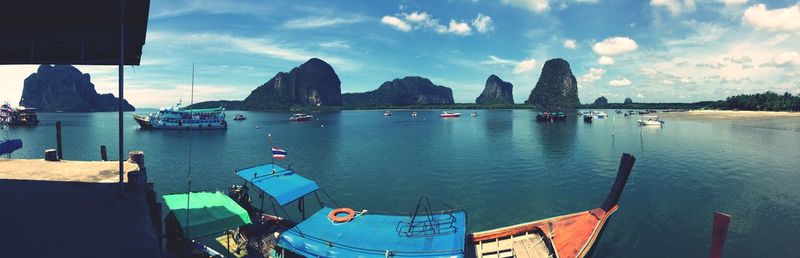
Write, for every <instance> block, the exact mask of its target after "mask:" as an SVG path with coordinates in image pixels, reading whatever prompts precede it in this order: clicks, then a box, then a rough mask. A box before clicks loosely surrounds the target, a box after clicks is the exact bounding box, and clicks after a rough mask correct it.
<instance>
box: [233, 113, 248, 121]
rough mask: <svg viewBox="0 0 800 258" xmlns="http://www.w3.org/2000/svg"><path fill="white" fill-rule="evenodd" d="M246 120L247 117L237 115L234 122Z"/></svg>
mask: <svg viewBox="0 0 800 258" xmlns="http://www.w3.org/2000/svg"><path fill="white" fill-rule="evenodd" d="M245 119H247V117H246V116H244V115H242V114H236V115H235V116H233V120H234V121H242V120H245Z"/></svg>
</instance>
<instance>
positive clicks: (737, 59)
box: [723, 56, 753, 64]
mask: <svg viewBox="0 0 800 258" xmlns="http://www.w3.org/2000/svg"><path fill="white" fill-rule="evenodd" d="M723 60H725V61H730V62H731V63H736V64H745V63H750V62H752V61H753V58H751V57H749V56H739V57H736V56H732V57H726V58H725V59H723Z"/></svg>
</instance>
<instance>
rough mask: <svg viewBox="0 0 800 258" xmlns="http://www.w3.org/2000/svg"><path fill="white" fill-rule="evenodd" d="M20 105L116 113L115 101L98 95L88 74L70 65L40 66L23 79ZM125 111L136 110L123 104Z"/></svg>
mask: <svg viewBox="0 0 800 258" xmlns="http://www.w3.org/2000/svg"><path fill="white" fill-rule="evenodd" d="M19 105H20V106H25V107H29V108H36V109H37V110H38V111H64V112H103V111H116V110H117V107H118V103H117V98H116V97H114V95H112V94H110V93H109V94H98V93H97V91H96V90H95V88H94V84H92V82H91V76H89V74H88V73H81V71H79V70H78V69H77V68H75V67H73V66H71V65H55V66H50V65H47V64H45V65H40V66H39V69H38V70H37V71H36V73H33V74H31V75H30V76H28V78H26V79H25V83H24V86H23V88H22V98H21V99H20V102H19ZM122 107H123V110H125V111H133V110H134V109H135V108H134V107H133V106H131V104H129V103H128V101H125V100H123V101H122Z"/></svg>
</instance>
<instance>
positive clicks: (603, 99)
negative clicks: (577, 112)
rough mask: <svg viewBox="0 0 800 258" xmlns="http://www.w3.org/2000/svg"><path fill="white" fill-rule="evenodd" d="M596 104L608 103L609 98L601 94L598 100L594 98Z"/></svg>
mask: <svg viewBox="0 0 800 258" xmlns="http://www.w3.org/2000/svg"><path fill="white" fill-rule="evenodd" d="M594 104H595V105H605V104H608V99H607V98H606V96H600V97H599V98H597V99H596V100H594Z"/></svg>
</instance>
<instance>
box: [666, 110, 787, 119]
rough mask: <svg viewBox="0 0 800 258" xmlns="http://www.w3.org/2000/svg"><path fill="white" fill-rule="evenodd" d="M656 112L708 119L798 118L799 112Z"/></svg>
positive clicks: (667, 115) (671, 115)
mask: <svg viewBox="0 0 800 258" xmlns="http://www.w3.org/2000/svg"><path fill="white" fill-rule="evenodd" d="M658 114H659V115H660V116H662V117H675V118H679V117H681V118H708V119H733V118H743V119H752V118H800V112H790V111H750V110H690V111H687V112H670V113H658Z"/></svg>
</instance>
